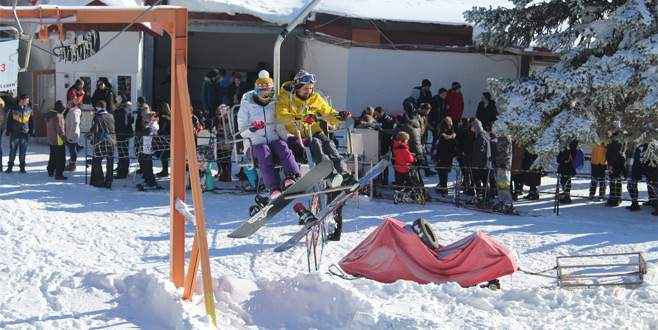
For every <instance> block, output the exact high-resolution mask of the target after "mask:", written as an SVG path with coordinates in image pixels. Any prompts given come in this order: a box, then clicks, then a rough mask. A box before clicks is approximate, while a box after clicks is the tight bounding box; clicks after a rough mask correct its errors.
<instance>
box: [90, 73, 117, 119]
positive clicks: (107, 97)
mask: <svg viewBox="0 0 658 330" xmlns="http://www.w3.org/2000/svg"><path fill="white" fill-rule="evenodd" d="M99 101H104V102H105V106H106V109H105V110H107V112H109V113H111V112H112V111H114V93H113V92H112V85H111V84H110V83H109V81H107V79H106V78H99V79H98V81H97V82H96V90H95V91H94V94H92V96H91V104H92V105H93V106H97V105H98V102H99Z"/></svg>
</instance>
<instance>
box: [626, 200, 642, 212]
mask: <svg viewBox="0 0 658 330" xmlns="http://www.w3.org/2000/svg"><path fill="white" fill-rule="evenodd" d="M626 209H627V210H629V211H631V212H636V211H639V210H640V209H641V208H640V203H638V202H633V203H632V204H631V205H630V206H626Z"/></svg>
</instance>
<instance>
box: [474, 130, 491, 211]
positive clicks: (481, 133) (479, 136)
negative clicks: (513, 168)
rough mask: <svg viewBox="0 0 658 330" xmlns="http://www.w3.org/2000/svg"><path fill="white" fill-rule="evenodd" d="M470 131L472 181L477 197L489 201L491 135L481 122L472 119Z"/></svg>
mask: <svg viewBox="0 0 658 330" xmlns="http://www.w3.org/2000/svg"><path fill="white" fill-rule="evenodd" d="M471 131H472V132H473V133H474V134H475V139H474V140H473V149H472V151H471V155H470V157H469V158H470V161H471V163H470V166H471V168H472V173H473V182H474V185H475V189H476V195H477V198H478V199H479V200H480V201H482V202H487V201H489V200H490V199H491V198H492V197H493V196H492V193H493V191H492V189H491V188H492V187H490V186H489V183H490V182H491V179H492V178H491V174H492V173H491V171H492V169H493V164H492V161H493V158H492V157H493V151H492V150H491V137H490V136H489V132H487V131H485V130H484V128H482V123H481V122H480V121H479V120H477V119H474V120H473V121H472V122H471Z"/></svg>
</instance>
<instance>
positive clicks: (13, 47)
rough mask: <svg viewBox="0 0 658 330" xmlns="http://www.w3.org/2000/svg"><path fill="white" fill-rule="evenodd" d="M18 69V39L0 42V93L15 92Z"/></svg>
mask: <svg viewBox="0 0 658 330" xmlns="http://www.w3.org/2000/svg"><path fill="white" fill-rule="evenodd" d="M18 69H19V68H18V39H16V40H6V41H0V91H13V90H16V88H17V86H18V85H17V80H18Z"/></svg>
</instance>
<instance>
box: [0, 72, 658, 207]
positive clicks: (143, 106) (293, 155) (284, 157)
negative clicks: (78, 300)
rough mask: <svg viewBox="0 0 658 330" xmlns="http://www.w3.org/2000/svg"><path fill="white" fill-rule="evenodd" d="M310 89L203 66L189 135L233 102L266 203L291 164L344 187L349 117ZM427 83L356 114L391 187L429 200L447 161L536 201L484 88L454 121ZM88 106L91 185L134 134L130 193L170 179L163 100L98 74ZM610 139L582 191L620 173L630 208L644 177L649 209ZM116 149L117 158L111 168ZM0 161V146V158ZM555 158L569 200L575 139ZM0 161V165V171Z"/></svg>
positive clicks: (463, 174) (225, 164)
mask: <svg viewBox="0 0 658 330" xmlns="http://www.w3.org/2000/svg"><path fill="white" fill-rule="evenodd" d="M315 84H316V78H315V75H313V74H311V73H308V72H306V71H303V70H301V71H299V72H298V73H297V74H296V75H295V77H294V78H293V79H292V80H291V81H287V82H285V83H283V84H282V86H281V90H280V93H279V95H278V98H276V99H275V98H274V86H273V81H272V79H271V78H270V76H269V73H268V72H267V71H266V70H261V71H260V72H259V73H258V77H256V78H255V80H254V81H253V85H252V86H247V85H246V83H245V82H243V81H242V76H241V75H240V74H233V75H232V77H231V78H228V77H227V75H226V72H225V70H222V69H215V70H211V71H210V72H208V74H207V75H206V77H205V78H204V81H203V83H202V108H201V109H198V111H195V112H194V114H195V115H194V118H193V124H194V126H195V132H199V131H200V130H201V129H202V128H204V127H205V128H206V129H207V130H208V131H211V132H212V133H213V134H215V135H216V137H217V140H218V141H222V140H224V141H226V140H230V139H232V137H228V136H223V135H222V134H225V133H226V130H224V129H223V128H222V127H221V125H222V124H223V123H225V122H226V120H233V118H228V119H227V118H222V117H226V116H227V115H228V113H227V112H226V111H225V110H222V109H226V106H231V105H239V107H238V108H237V109H238V110H237V115H236V118H235V121H236V127H237V129H238V132H240V134H241V137H242V138H243V139H244V140H245V144H246V145H245V146H244V148H242V150H244V151H245V154H249V155H250V156H251V157H252V158H253V159H252V161H253V162H254V163H255V164H257V167H258V169H259V172H260V176H261V178H262V182H263V184H264V185H265V187H266V188H267V189H268V190H269V192H270V198H276V197H278V196H279V195H280V194H281V192H282V191H283V190H284V189H285V188H287V187H288V186H290V185H291V184H293V183H294V182H295V181H296V180H297V179H298V178H299V177H300V168H299V166H300V165H299V164H300V163H301V162H309V161H312V162H314V163H317V162H321V161H323V160H328V161H331V162H332V163H333V165H334V169H335V171H334V173H333V174H332V176H331V177H330V178H329V179H328V182H330V183H331V185H340V184H351V183H353V182H354V177H353V176H352V174H351V171H350V170H349V168H348V166H347V165H346V163H345V160H344V159H343V156H342V155H341V154H340V153H339V152H338V150H337V148H336V141H335V139H333V138H332V136H331V134H330V133H329V132H328V131H327V127H332V126H333V125H337V124H339V123H341V122H342V121H345V120H346V119H347V118H349V117H350V116H351V113H349V112H346V111H337V110H336V109H334V108H332V107H331V106H330V105H329V104H328V103H327V102H326V100H325V99H324V98H323V97H322V96H321V95H320V94H319V93H317V92H315ZM431 87H432V84H431V82H430V81H429V80H428V79H424V80H423V81H422V82H421V84H420V85H419V86H417V87H414V88H413V89H412V92H411V95H410V96H409V97H407V98H406V99H404V101H403V102H402V110H403V111H402V113H401V114H399V115H394V116H392V115H391V114H389V113H387V112H386V111H384V109H383V108H382V107H375V108H373V107H368V108H367V109H366V110H364V111H363V112H362V114H361V116H359V117H358V118H355V120H354V124H355V127H357V128H366V129H375V130H378V131H379V132H380V133H379V136H380V146H379V151H380V154H381V155H384V154H387V153H389V152H391V153H392V155H393V160H394V167H393V169H394V171H395V181H394V182H393V183H394V186H393V187H394V188H395V189H402V190H404V189H413V188H418V187H424V184H423V175H422V174H424V176H425V177H428V176H434V175H436V174H438V183H437V185H436V187H435V188H434V190H435V192H436V193H437V194H438V195H439V198H442V197H448V195H449V193H450V191H449V188H448V177H449V175H450V173H451V171H452V170H453V166H454V165H453V164H455V163H456V166H457V167H458V168H459V175H458V180H457V181H458V183H457V184H456V187H455V189H456V192H457V193H458V194H461V195H464V196H471V197H472V200H473V201H475V202H477V203H479V204H480V205H483V206H486V207H491V208H494V209H497V210H501V211H510V210H512V209H513V201H515V200H517V199H518V198H519V196H521V195H522V194H523V191H524V189H523V188H524V186H528V187H529V192H528V194H527V195H525V196H524V197H523V198H526V199H530V200H537V199H539V190H538V187H539V186H540V184H541V176H542V174H543V173H544V171H543V170H542V169H537V168H533V167H532V165H533V162H534V160H535V159H536V156H535V155H533V154H532V153H530V152H529V151H528V150H527V149H526V148H524V146H521V145H518V144H517V143H515V142H514V139H513V137H511V136H508V135H506V134H503V133H501V132H497V131H496V129H495V128H496V125H495V122H496V120H497V117H498V111H497V108H496V102H495V101H494V100H493V99H492V96H491V94H489V93H487V92H484V93H482V96H481V100H480V102H479V104H478V107H477V110H476V115H475V116H474V117H471V118H467V117H464V98H463V95H462V93H461V85H460V83H459V82H453V83H452V84H451V87H450V89H446V88H439V89H438V90H437V93H436V94H435V95H433V94H432V91H431ZM85 96H86V95H85V88H84V81H82V80H77V81H76V83H75V84H74V85H73V86H72V87H71V88H70V89H69V90H68V92H67V99H66V102H62V101H57V102H56V103H55V104H54V105H53V107H52V109H51V110H50V111H48V112H47V113H46V114H45V116H44V117H45V120H46V136H47V141H48V144H49V145H50V158H49V161H48V165H47V172H48V175H49V176H52V177H54V178H55V179H56V180H66V179H67V177H66V176H64V172H65V171H74V170H75V169H76V164H77V161H78V157H77V153H78V152H79V151H80V148H81V146H80V139H81V138H82V137H83V135H84V134H83V133H81V130H80V123H81V110H80V104H81V103H82V101H83V100H84V99H85ZM29 101H30V100H29V97H27V96H26V95H21V96H20V97H18V98H17V100H15V102H5V100H1V99H0V102H1V103H0V108H1V109H2V111H0V116H2V118H0V120H1V121H0V122H1V123H2V125H1V126H0V133H6V135H7V136H9V139H10V141H9V146H10V152H9V160H8V162H7V167H6V169H4V171H5V172H6V173H12V172H13V171H14V164H15V159H16V156H17V155H18V158H19V171H20V172H21V173H25V172H26V171H25V161H26V160H25V155H26V151H27V147H28V141H29V137H30V136H31V135H33V132H34V124H33V118H32V109H31V108H30V105H29V104H30V102H29ZM91 102H92V105H93V108H94V117H93V121H92V125H91V129H90V130H89V132H85V133H86V136H84V137H85V138H89V139H90V140H91V145H92V148H93V150H91V154H92V160H91V167H92V170H91V177H90V184H91V185H93V186H97V187H105V188H111V187H112V182H113V179H122V178H126V177H127V175H128V172H129V167H130V156H129V155H130V150H129V145H130V140H131V139H133V138H135V140H134V142H133V144H134V148H135V149H134V155H135V156H136V158H137V160H138V165H139V169H138V170H137V173H139V174H141V175H142V177H143V178H144V183H142V184H140V185H139V188H140V189H159V188H160V187H159V185H158V183H157V180H156V177H166V176H168V175H169V171H168V160H169V157H170V155H169V143H168V138H169V135H170V126H171V123H170V121H171V110H170V108H169V106H168V104H166V103H163V104H161V105H159V107H158V110H157V111H152V110H151V107H150V106H149V105H148V104H147V103H146V101H145V99H144V98H143V97H139V98H138V99H137V104H136V110H137V111H136V112H133V105H132V103H131V101H130V100H129V99H128V98H127V97H125V96H123V95H121V94H120V95H114V93H113V91H112V86H111V84H110V83H109V81H107V80H106V79H103V78H101V79H99V80H98V81H97V84H96V89H95V90H94V92H93V95H92V96H91ZM222 119H224V120H222ZM619 134H621V132H614V134H611V136H610V141H611V142H610V143H609V144H607V145H605V146H603V145H599V146H594V147H593V148H592V155H591V178H592V179H591V189H590V196H589V197H590V199H603V198H605V193H606V185H607V184H609V186H610V188H609V195H608V197H607V202H606V205H608V206H618V205H619V203H620V202H621V193H622V179H621V178H622V176H626V177H627V178H628V180H627V189H628V192H629V195H630V196H631V199H632V204H631V205H630V206H629V207H628V209H629V210H631V211H637V210H639V209H640V205H639V202H638V183H640V182H641V181H642V179H645V180H646V182H647V187H648V189H647V190H648V194H649V200H648V202H646V203H645V204H647V205H650V206H653V207H655V204H656V185H657V174H658V170H657V169H656V167H655V166H653V165H651V164H650V163H648V162H646V161H644V159H643V154H644V152H645V151H646V149H647V145H646V144H642V145H639V146H637V147H635V148H625V146H623V145H622V144H621V143H620V142H619V139H618V137H619ZM1 135H4V134H0V136H1ZM220 144H221V143H220ZM231 148H232V146H231V145H226V144H224V145H220V146H219V147H218V148H217V154H216V155H215V156H217V157H216V161H217V164H218V167H219V174H218V175H217V178H219V179H220V180H222V181H230V180H232V178H231V173H232V171H231V162H232V161H233V160H232V159H231V152H230V151H231ZM67 150H68V153H69V160H68V164H67V163H66V151H67ZM115 150H116V151H117V153H118V163H117V168H116V171H115V169H114V156H115ZM626 150H629V152H628V153H627V152H626ZM307 151H308V153H307ZM307 155H308V156H307ZM1 156H2V149H1V148H0V159H1ZM154 157H156V158H159V159H160V160H161V162H162V171H161V172H159V173H157V174H155V173H154V172H153V158H154ZM309 157H310V159H308V158H309ZM103 159H105V171H103V168H102V162H103ZM556 162H557V174H558V177H559V187H560V194H559V201H560V203H571V180H572V178H573V177H574V176H576V175H577V170H578V169H579V168H581V167H582V166H583V164H584V162H585V157H584V155H583V152H582V151H581V150H580V146H579V144H578V141H573V142H572V143H571V144H570V146H569V147H568V148H567V149H565V150H563V151H562V152H561V153H560V154H559V155H558V157H557V160H556ZM276 164H279V165H280V166H281V168H282V170H283V172H284V173H283V174H284V175H283V176H281V175H279V173H278V172H277V168H276ZM2 165H3V164H1V163H0V168H1V166H2ZM252 170H254V169H252ZM387 176H388V175H387V174H385V175H383V179H382V180H381V181H380V182H381V183H384V184H388V182H387V181H388V180H387ZM281 178H283V179H281ZM597 189H598V191H599V194H598V195H596V191H597ZM654 213H655V212H654Z"/></svg>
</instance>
